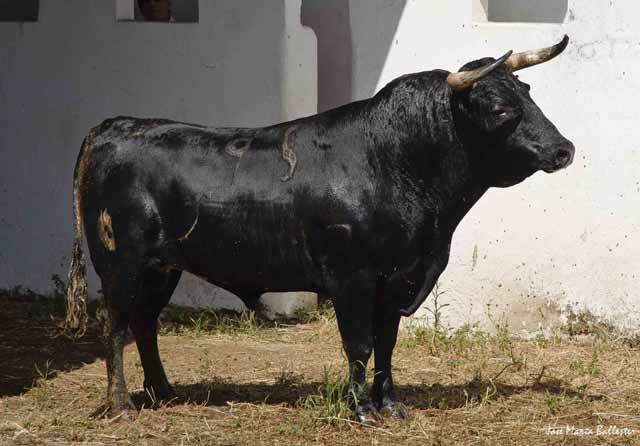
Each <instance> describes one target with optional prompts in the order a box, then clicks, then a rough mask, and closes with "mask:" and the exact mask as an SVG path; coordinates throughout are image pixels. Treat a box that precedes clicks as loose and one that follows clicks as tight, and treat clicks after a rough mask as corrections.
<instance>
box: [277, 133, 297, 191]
mask: <svg viewBox="0 0 640 446" xmlns="http://www.w3.org/2000/svg"><path fill="white" fill-rule="evenodd" d="M296 128H297V126H293V127H289V128H288V129H287V131H286V132H284V138H283V141H282V159H283V160H285V161H286V162H287V163H289V171H288V172H287V174H286V175H284V176H283V177H282V178H280V179H281V180H282V181H289V180H290V179H291V178H292V177H293V171H294V170H295V169H296V163H297V162H298V160H297V158H296V154H295V152H294V151H293V149H292V148H291V144H290V141H289V138H290V136H291V133H293V132H294V130H295V129H296Z"/></svg>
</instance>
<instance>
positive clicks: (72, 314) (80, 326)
mask: <svg viewBox="0 0 640 446" xmlns="http://www.w3.org/2000/svg"><path fill="white" fill-rule="evenodd" d="M92 133H93V132H92ZM92 139H93V138H92V134H90V135H89V136H87V137H86V138H85V139H84V141H83V143H82V148H81V149H80V154H79V155H78V160H77V161H76V167H75V170H74V172H73V217H74V219H73V220H74V237H73V251H72V253H71V266H70V267H69V276H68V285H67V318H66V321H65V324H64V329H65V332H66V333H67V334H68V335H70V336H72V337H81V336H83V335H84V333H85V331H86V329H87V298H88V293H87V278H86V266H85V262H84V254H83V252H82V212H81V209H80V190H79V183H80V182H81V181H82V175H83V173H84V172H83V168H82V166H83V164H84V156H85V151H86V150H87V148H88V146H89V145H90V144H92V142H93V141H92Z"/></svg>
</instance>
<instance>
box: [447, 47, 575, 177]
mask: <svg viewBox="0 0 640 446" xmlns="http://www.w3.org/2000/svg"><path fill="white" fill-rule="evenodd" d="M568 42H569V38H568V37H567V36H564V38H563V39H562V41H561V42H560V43H558V44H556V45H554V46H552V47H549V48H543V49H540V50H535V51H528V52H524V53H517V54H512V53H511V51H509V52H508V53H507V54H505V55H504V56H502V57H501V58H499V59H497V60H495V59H492V58H486V59H481V60H477V61H474V62H470V63H468V64H466V65H465V66H463V67H462V68H461V69H460V71H459V72H458V73H451V74H450V75H449V76H448V78H447V83H448V84H449V87H450V88H451V89H452V90H453V92H454V93H453V94H454V96H455V104H456V107H457V113H458V116H459V118H460V120H461V121H463V122H462V124H461V125H464V126H465V127H466V131H465V135H468V136H469V137H470V138H472V142H473V145H474V146H478V152H477V153H476V154H475V155H476V157H475V158H476V162H477V163H478V164H480V166H481V170H482V176H483V178H487V179H488V183H489V184H488V185H489V186H500V187H504V186H510V185H513V184H516V183H519V182H520V181H522V180H524V179H525V178H526V177H528V176H530V175H531V174H533V173H534V172H536V171H538V170H544V171H545V172H555V171H557V170H559V169H562V168H564V167H567V166H568V165H569V164H571V162H572V161H573V156H574V152H575V149H574V147H573V144H572V143H571V142H570V141H569V140H568V139H566V138H565V137H564V136H562V135H561V134H560V132H559V131H558V129H556V127H555V126H554V125H553V124H552V123H551V122H550V121H549V120H548V119H547V118H546V117H545V116H544V115H543V114H542V111H540V109H539V108H538V106H537V105H536V104H535V102H533V99H531V96H530V95H529V85H527V84H525V83H524V82H521V81H520V80H519V79H518V77H517V76H515V75H514V74H513V73H514V72H515V71H517V70H521V69H523V68H526V67H529V66H532V65H537V64H540V63H543V62H546V61H548V60H550V59H552V58H554V57H555V56H557V55H558V54H560V53H561V52H562V51H563V50H564V49H565V48H566V46H567V43H568Z"/></svg>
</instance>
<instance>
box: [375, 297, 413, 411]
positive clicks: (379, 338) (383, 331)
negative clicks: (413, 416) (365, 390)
mask: <svg viewBox="0 0 640 446" xmlns="http://www.w3.org/2000/svg"><path fill="white" fill-rule="evenodd" d="M399 325H400V314H399V313H398V312H397V311H394V309H392V308H386V306H383V305H380V304H379V306H378V307H377V308H376V311H375V317H374V333H375V334H374V337H375V340H374V352H375V375H374V378H373V401H374V402H375V404H376V406H377V407H378V409H379V410H380V413H382V415H385V416H392V417H394V418H400V419H404V418H406V417H407V409H406V408H405V406H404V404H402V403H401V402H400V400H399V399H398V396H397V395H396V391H395V389H394V387H393V377H392V375H391V356H392V354H393V348H394V347H395V345H396V339H397V337H398V326H399Z"/></svg>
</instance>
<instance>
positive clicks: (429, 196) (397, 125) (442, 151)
mask: <svg viewBox="0 0 640 446" xmlns="http://www.w3.org/2000/svg"><path fill="white" fill-rule="evenodd" d="M438 74H439V73H436V74H434V75H433V77H435V79H432V81H431V82H430V83H429V84H428V87H429V88H427V89H426V91H425V89H424V88H423V89H422V90H421V93H423V94H417V93H415V92H414V93H413V95H409V96H408V97H407V95H406V91H402V90H400V91H398V92H392V93H391V94H389V95H386V96H382V97H381V98H378V97H374V98H373V99H372V104H371V105H372V106H371V108H370V110H369V114H370V117H369V119H370V123H371V125H372V132H373V135H374V136H373V138H374V141H373V144H372V146H371V147H373V149H372V152H374V153H375V155H374V157H373V158H374V163H375V164H376V165H377V166H376V167H377V168H379V169H380V171H381V173H382V174H383V175H385V174H388V175H389V176H390V178H389V179H390V180H391V181H393V182H395V183H396V187H398V188H402V189H406V188H410V189H411V190H414V191H417V192H419V193H421V195H422V197H423V198H424V200H425V205H426V207H427V209H428V212H431V213H434V214H437V217H438V218H439V219H442V218H444V219H446V220H447V221H448V222H449V226H451V230H452V231H453V229H455V226H457V224H458V223H459V222H460V220H461V219H462V217H464V215H465V214H466V213H467V212H468V211H469V209H471V207H472V206H473V204H475V203H476V202H477V201H478V200H479V199H480V197H481V196H482V195H483V194H484V192H486V190H487V188H486V186H483V185H482V184H481V183H480V182H478V181H477V179H476V176H475V174H474V172H473V170H472V164H471V157H470V148H469V147H468V146H467V145H466V144H465V143H464V142H463V141H464V139H463V138H460V137H459V135H458V128H457V126H456V124H455V120H454V112H453V110H454V105H455V104H453V97H452V95H451V91H450V89H449V88H448V86H447V85H446V81H445V80H444V77H442V79H440V78H439V76H438ZM376 99H377V102H376Z"/></svg>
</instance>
